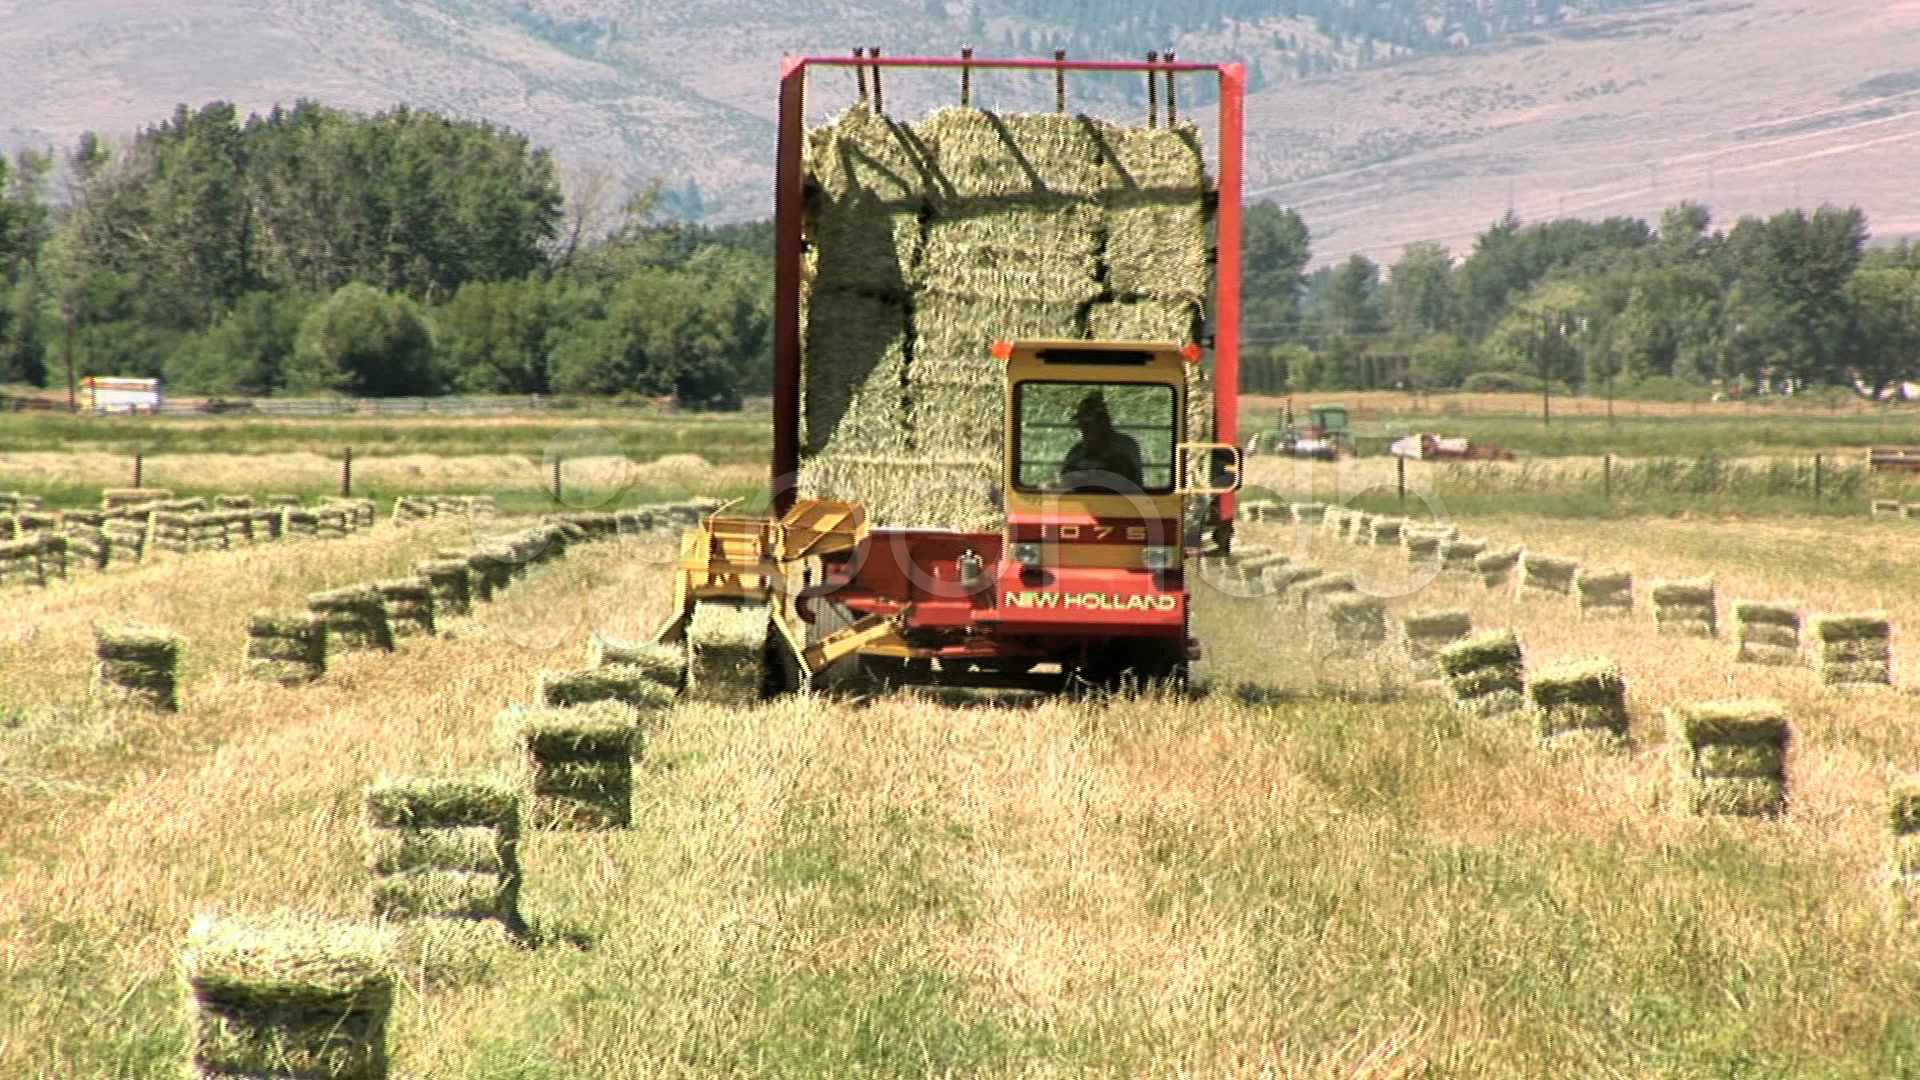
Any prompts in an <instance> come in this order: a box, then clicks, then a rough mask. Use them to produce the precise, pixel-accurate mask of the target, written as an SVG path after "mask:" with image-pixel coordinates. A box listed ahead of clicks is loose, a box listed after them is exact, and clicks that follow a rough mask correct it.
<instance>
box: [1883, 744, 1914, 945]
mask: <svg viewBox="0 0 1920 1080" xmlns="http://www.w3.org/2000/svg"><path fill="white" fill-rule="evenodd" d="M1887 828H1888V834H1889V835H1888V837H1887V839H1888V841H1889V843H1888V847H1889V849H1890V850H1889V851H1888V853H1887V855H1888V858H1887V864H1888V865H1887V869H1888V871H1889V874H1888V878H1889V884H1890V885H1892V894H1893V895H1892V901H1893V910H1894V913H1895V914H1896V915H1898V916H1900V917H1901V918H1903V919H1910V918H1912V917H1913V916H1914V914H1915V912H1917V911H1920V776H1914V775H1912V774H1908V775H1906V776H1902V777H1899V778H1897V779H1895V780H1894V782H1893V783H1892V785H1890V786H1889V787H1888V789H1887Z"/></svg>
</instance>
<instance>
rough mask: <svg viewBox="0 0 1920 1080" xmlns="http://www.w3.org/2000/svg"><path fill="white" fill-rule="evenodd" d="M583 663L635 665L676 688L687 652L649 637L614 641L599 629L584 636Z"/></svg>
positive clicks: (684, 676)
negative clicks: (584, 657)
mask: <svg viewBox="0 0 1920 1080" xmlns="http://www.w3.org/2000/svg"><path fill="white" fill-rule="evenodd" d="M587 666H588V667H593V668H598V667H625V668H635V669H638V670H639V671H641V672H643V673H645V675H646V676H647V678H649V679H652V680H653V681H654V682H657V683H659V684H660V685H662V686H665V687H670V688H672V689H676V690H677V689H679V688H680V687H682V686H684V685H686V681H687V652H686V650H685V649H676V648H674V647H673V646H671V645H657V644H655V643H653V642H651V641H643V642H624V641H615V640H613V639H612V638H608V637H605V636H603V635H601V634H599V633H597V632H596V633H593V634H590V635H588V637H587Z"/></svg>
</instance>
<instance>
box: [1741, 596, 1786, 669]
mask: <svg viewBox="0 0 1920 1080" xmlns="http://www.w3.org/2000/svg"><path fill="white" fill-rule="evenodd" d="M1800 619H1801V615H1800V606H1799V604H1798V603H1797V602H1794V601H1787V602H1785V603H1778V602H1762V601H1759V600H1735V601H1734V602H1733V658H1734V660H1735V661H1737V662H1740V663H1747V664H1771V665H1775V666H1780V667H1785V666H1788V665H1791V664H1794V663H1796V662H1798V660H1799V657H1800Z"/></svg>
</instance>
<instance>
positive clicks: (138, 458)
mask: <svg viewBox="0 0 1920 1080" xmlns="http://www.w3.org/2000/svg"><path fill="white" fill-rule="evenodd" d="M146 463H147V455H146V452H145V451H142V450H135V451H134V452H133V486H134V487H135V488H139V487H140V486H141V484H140V474H141V473H142V472H144V471H145V467H146Z"/></svg>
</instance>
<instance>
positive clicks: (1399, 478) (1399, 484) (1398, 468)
mask: <svg viewBox="0 0 1920 1080" xmlns="http://www.w3.org/2000/svg"><path fill="white" fill-rule="evenodd" d="M1393 482H1394V488H1395V489H1396V490H1397V491H1398V492H1399V494H1400V509H1402V510H1405V509H1406V508H1407V459H1406V458H1403V457H1401V456H1400V455H1398V454H1395V455H1394V457H1393Z"/></svg>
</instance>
